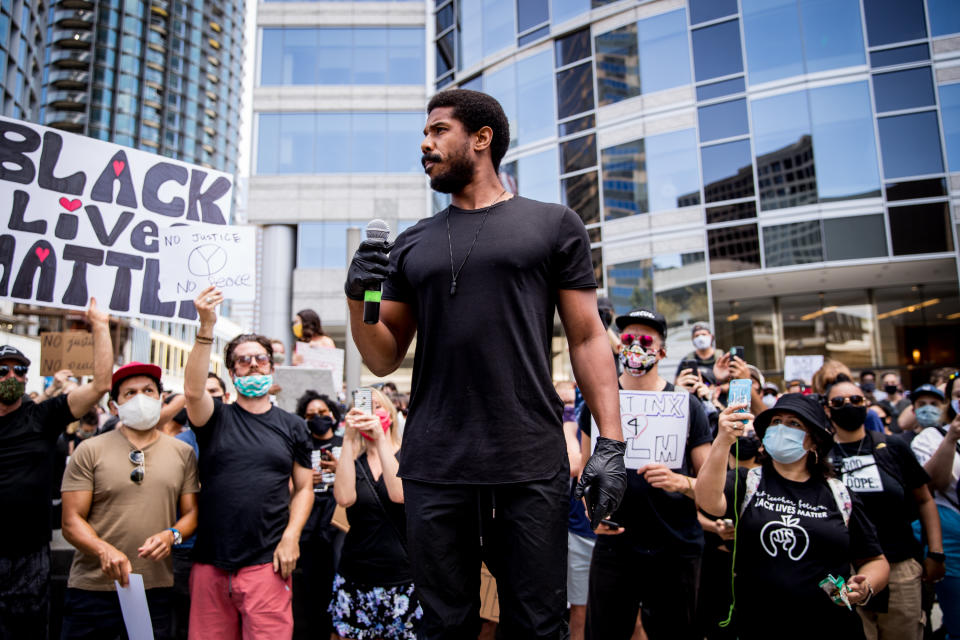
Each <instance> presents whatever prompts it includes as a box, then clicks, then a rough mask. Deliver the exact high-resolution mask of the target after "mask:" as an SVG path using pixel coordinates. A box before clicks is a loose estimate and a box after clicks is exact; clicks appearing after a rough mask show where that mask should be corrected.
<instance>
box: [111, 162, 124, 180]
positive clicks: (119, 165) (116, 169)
mask: <svg viewBox="0 0 960 640" xmlns="http://www.w3.org/2000/svg"><path fill="white" fill-rule="evenodd" d="M125 166H127V165H126V163H125V162H123V161H122V160H114V161H113V173H114V175H118V176H119V175H120V174H121V173H123V168H124V167H125Z"/></svg>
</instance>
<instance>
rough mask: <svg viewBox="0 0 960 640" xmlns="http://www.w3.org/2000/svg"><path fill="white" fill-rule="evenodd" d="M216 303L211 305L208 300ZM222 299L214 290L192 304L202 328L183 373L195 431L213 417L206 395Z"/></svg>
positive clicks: (184, 390)
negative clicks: (217, 309) (217, 311)
mask: <svg viewBox="0 0 960 640" xmlns="http://www.w3.org/2000/svg"><path fill="white" fill-rule="evenodd" d="M208 298H209V299H211V300H212V301H213V302H212V303H210V304H208V303H207V299H208ZM222 300H223V295H222V294H221V293H220V292H218V291H216V292H215V289H214V288H213V287H208V288H206V289H204V290H203V291H201V292H200V295H199V296H197V299H196V300H194V302H193V304H194V306H195V307H196V309H197V314H198V315H199V317H200V328H199V329H197V338H199V341H197V342H194V344H193V348H192V349H190V355H189V356H187V366H186V368H185V369H184V372H183V396H184V398H186V405H187V418H189V419H190V424H192V425H193V426H195V427H202V426H203V425H205V424H207V423H208V422H210V416H212V415H213V398H212V397H211V396H210V394H209V393H207V388H206V387H207V373H208V372H209V371H210V351H211V349H212V347H213V345H212V344H210V341H212V340H213V327H214V326H215V325H216V324H217V316H216V313H215V312H214V308H215V306H216V305H217V304H219V303H220V301H222Z"/></svg>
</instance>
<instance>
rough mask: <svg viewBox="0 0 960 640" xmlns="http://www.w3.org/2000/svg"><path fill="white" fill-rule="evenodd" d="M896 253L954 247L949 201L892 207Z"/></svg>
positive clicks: (932, 251)
mask: <svg viewBox="0 0 960 640" xmlns="http://www.w3.org/2000/svg"><path fill="white" fill-rule="evenodd" d="M889 211H890V239H891V241H892V242H893V255H895V256H902V255H911V254H916V253H939V252H941V251H951V250H952V249H953V234H952V233H950V214H949V207H948V206H947V203H946V202H935V203H930V204H912V205H907V206H904V207H890V210H889Z"/></svg>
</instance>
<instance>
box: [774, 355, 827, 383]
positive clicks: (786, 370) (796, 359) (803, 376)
mask: <svg viewBox="0 0 960 640" xmlns="http://www.w3.org/2000/svg"><path fill="white" fill-rule="evenodd" d="M822 366H823V356H787V357H786V358H784V359H783V379H784V381H786V382H790V381H791V380H803V382H804V384H810V383H811V382H813V374H815V373H816V372H817V369H819V368H820V367H822Z"/></svg>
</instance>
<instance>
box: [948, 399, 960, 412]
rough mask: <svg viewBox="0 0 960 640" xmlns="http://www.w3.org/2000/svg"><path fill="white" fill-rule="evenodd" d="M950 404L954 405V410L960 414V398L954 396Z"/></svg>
mask: <svg viewBox="0 0 960 640" xmlns="http://www.w3.org/2000/svg"><path fill="white" fill-rule="evenodd" d="M950 406H951V407H953V412H954V413H955V414H957V415H958V416H960V398H954V399H953V400H951V401H950Z"/></svg>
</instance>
